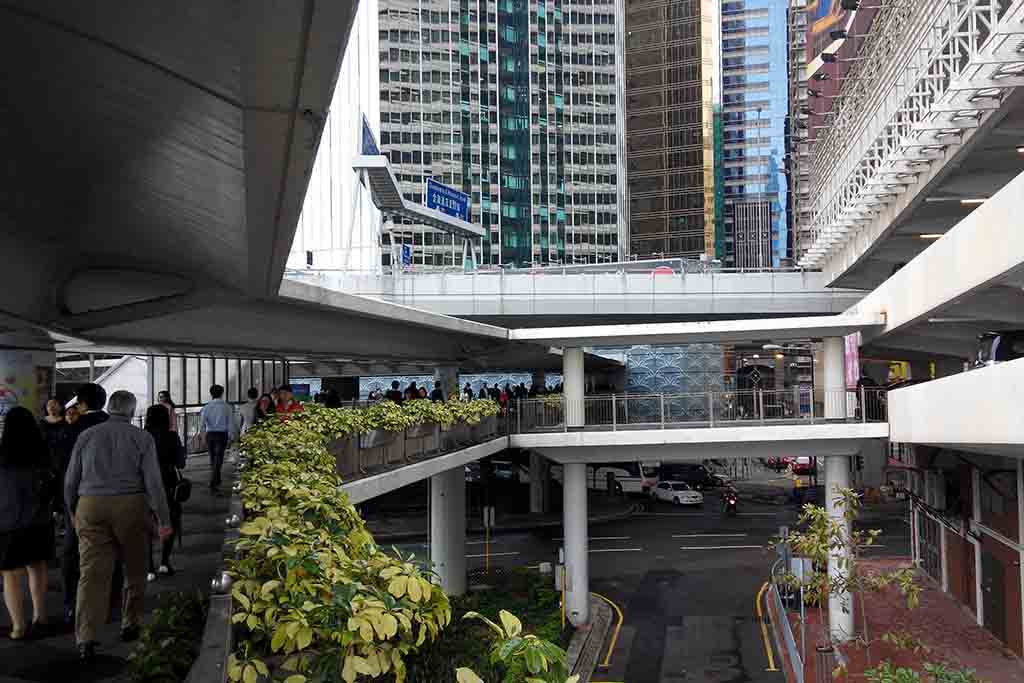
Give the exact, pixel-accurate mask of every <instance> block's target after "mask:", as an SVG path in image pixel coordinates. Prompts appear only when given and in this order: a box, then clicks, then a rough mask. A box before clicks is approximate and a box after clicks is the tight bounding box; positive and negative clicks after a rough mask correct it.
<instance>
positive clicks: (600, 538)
mask: <svg viewBox="0 0 1024 683" xmlns="http://www.w3.org/2000/svg"><path fill="white" fill-rule="evenodd" d="M629 539H630V537H629V536H591V537H590V540H591V541H628V540H629ZM551 540H552V541H564V540H565V539H564V538H562V537H561V536H557V537H555V538H553V539H551Z"/></svg>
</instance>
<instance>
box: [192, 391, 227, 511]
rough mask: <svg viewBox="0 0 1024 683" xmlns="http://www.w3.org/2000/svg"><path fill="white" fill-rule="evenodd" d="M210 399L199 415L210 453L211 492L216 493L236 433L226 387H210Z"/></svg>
mask: <svg viewBox="0 0 1024 683" xmlns="http://www.w3.org/2000/svg"><path fill="white" fill-rule="evenodd" d="M210 399H211V400H210V402H209V403H207V404H206V405H205V406H203V410H202V412H200V413H199V422H200V427H199V429H200V430H201V431H202V432H205V433H206V449H207V450H208V451H209V452H210V470H211V471H210V490H211V491H213V492H214V493H216V492H217V489H218V487H220V468H221V466H222V465H223V464H224V451H226V450H227V448H228V441H229V440H230V438H231V434H232V432H233V431H234V429H233V427H234V415H233V411H232V410H231V406H230V405H228V402H227V401H225V400H224V387H222V386H221V385H219V384H214V385H213V386H212V387H210Z"/></svg>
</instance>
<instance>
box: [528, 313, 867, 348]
mask: <svg viewBox="0 0 1024 683" xmlns="http://www.w3.org/2000/svg"><path fill="white" fill-rule="evenodd" d="M884 325H885V321H884V319H883V318H882V316H881V315H879V314H877V313H872V314H868V315H832V316H820V317H811V318H771V319H753V320H716V321H713V322H698V323H656V324H648V325H602V326H584V327H543V328H535V329H515V330H510V331H509V339H512V340H517V341H528V342H533V343H539V344H548V345H550V346H568V347H577V346H628V345H632V344H689V343H699V342H756V341H761V340H764V341H785V340H796V339H808V338H811V339H815V338H823V337H842V336H845V335H848V334H852V333H854V332H859V331H862V330H871V329H873V328H881V327H883V326H884Z"/></svg>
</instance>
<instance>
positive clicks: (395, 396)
mask: <svg viewBox="0 0 1024 683" xmlns="http://www.w3.org/2000/svg"><path fill="white" fill-rule="evenodd" d="M400 386H401V385H400V384H399V383H398V380H395V381H393V382H392V383H391V390H390V391H388V392H387V393H386V394H384V398H386V399H387V400H389V401H391V402H392V403H396V404H398V405H402V392H401V391H400V390H399V388H398V387H400Z"/></svg>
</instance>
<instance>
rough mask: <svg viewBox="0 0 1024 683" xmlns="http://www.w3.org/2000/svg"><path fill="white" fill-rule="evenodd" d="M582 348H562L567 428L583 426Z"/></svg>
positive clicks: (563, 393)
mask: <svg viewBox="0 0 1024 683" xmlns="http://www.w3.org/2000/svg"><path fill="white" fill-rule="evenodd" d="M583 387H584V382H583V349H581V348H569V347H566V348H564V349H562V396H563V398H564V399H565V426H566V428H567V429H572V428H574V427H577V428H578V427H582V426H583V416H584V411H583V397H584V391H583Z"/></svg>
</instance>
